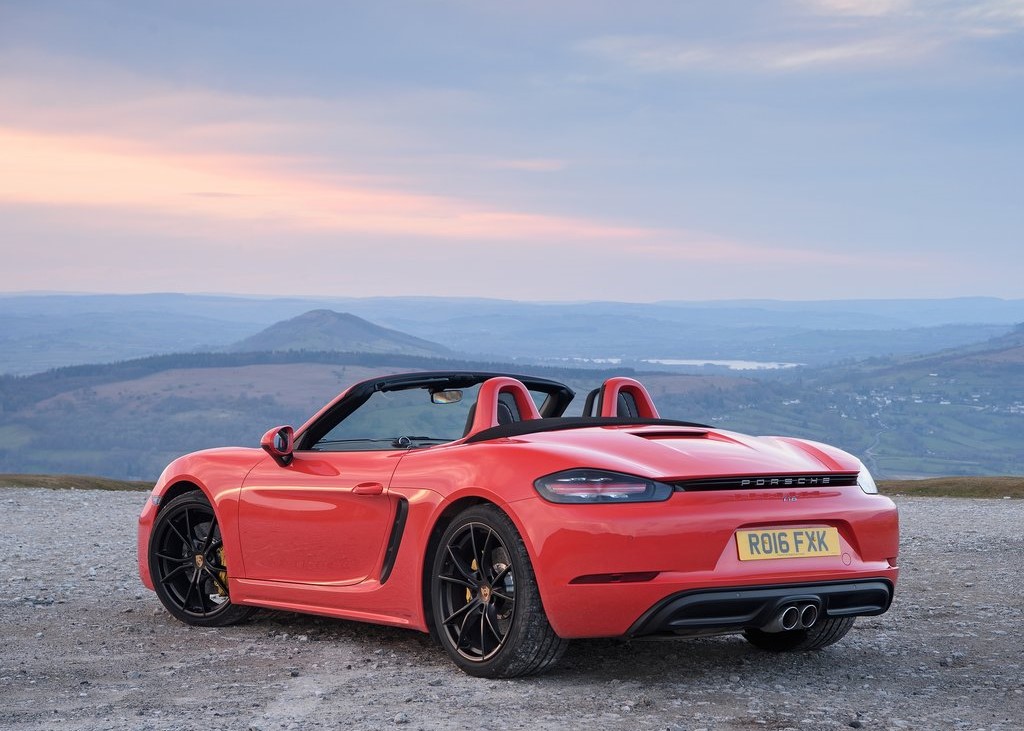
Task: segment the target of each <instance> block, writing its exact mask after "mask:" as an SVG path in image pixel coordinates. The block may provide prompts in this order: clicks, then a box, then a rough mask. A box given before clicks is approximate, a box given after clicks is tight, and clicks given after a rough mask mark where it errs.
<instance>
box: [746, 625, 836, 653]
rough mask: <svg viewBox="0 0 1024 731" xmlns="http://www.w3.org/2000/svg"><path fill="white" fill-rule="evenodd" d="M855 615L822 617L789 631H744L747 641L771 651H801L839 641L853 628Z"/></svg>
mask: <svg viewBox="0 0 1024 731" xmlns="http://www.w3.org/2000/svg"><path fill="white" fill-rule="evenodd" d="M853 620H854V618H853V617H835V618H833V619H829V618H827V617H826V618H822V619H819V620H818V621H817V622H815V623H814V624H812V625H811V626H810V627H808V628H807V629H794V630H789V631H788V632H764V631H763V630H759V629H748V630H744V631H743V636H744V637H745V638H746V640H747V642H749V643H750V644H752V645H753V646H754V647H758V648H760V649H762V650H768V651H769V652H801V651H803V650H820V649H822V648H823V647H828V646H829V645H832V644H835V643H836V642H839V640H841V639H843V637H845V636H846V633H847V632H849V631H850V630H851V629H852V628H853Z"/></svg>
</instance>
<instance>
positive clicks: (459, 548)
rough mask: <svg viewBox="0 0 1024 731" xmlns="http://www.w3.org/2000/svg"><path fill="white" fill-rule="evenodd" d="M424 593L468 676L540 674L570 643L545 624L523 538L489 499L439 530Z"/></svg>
mask: <svg viewBox="0 0 1024 731" xmlns="http://www.w3.org/2000/svg"><path fill="white" fill-rule="evenodd" d="M430 598H431V609H432V611H433V624H434V629H435V630H436V632H437V634H438V636H439V637H440V640H441V644H442V645H443V646H444V649H445V650H446V651H447V652H448V655H449V656H450V657H451V658H452V660H454V661H455V664H456V665H458V666H459V667H460V668H461V669H462V670H464V671H465V672H467V673H469V674H470V675H475V676H478V677H484V678H513V677H517V676H521V675H532V674H536V673H541V672H544V671H545V670H547V669H548V668H549V667H551V666H552V665H553V664H554V663H555V662H556V661H557V660H558V658H560V657H561V656H562V654H563V653H564V652H565V648H566V647H567V646H568V642H567V641H566V640H563V639H561V638H560V637H559V636H558V635H556V634H555V631H554V630H553V629H551V625H550V624H548V620H547V616H546V615H545V614H544V607H543V606H542V604H541V600H540V592H539V591H538V590H537V579H536V576H535V575H534V572H533V567H532V566H531V564H530V557H529V555H528V554H527V552H526V546H525V545H524V544H523V539H522V538H521V537H520V536H519V532H518V531H517V530H516V527H515V525H514V524H513V523H512V521H511V520H510V519H509V517H508V516H507V515H505V514H504V513H503V512H501V510H499V509H498V508H496V507H494V506H493V505H478V506H474V507H472V508H469V509H467V510H465V511H463V512H462V513H460V514H459V515H458V516H457V517H456V518H455V520H454V521H453V522H452V523H451V525H449V526H448V529H447V530H445V532H444V534H443V535H442V536H441V540H440V542H439V544H438V547H437V552H436V555H435V557H434V562H433V568H432V571H431V580H430Z"/></svg>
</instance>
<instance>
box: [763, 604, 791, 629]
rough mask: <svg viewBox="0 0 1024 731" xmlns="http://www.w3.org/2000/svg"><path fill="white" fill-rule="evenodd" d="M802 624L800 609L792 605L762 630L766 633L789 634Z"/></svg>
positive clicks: (785, 608)
mask: <svg viewBox="0 0 1024 731" xmlns="http://www.w3.org/2000/svg"><path fill="white" fill-rule="evenodd" d="M799 624H800V609H799V608H798V607H797V606H796V605H795V604H790V605H789V606H788V607H783V609H782V610H781V611H780V612H779V613H778V614H776V615H775V618H774V619H772V621H770V622H769V623H768V624H766V625H765V626H764V627H762V628H761V630H762V631H764V632H789V631H790V630H793V629H796V628H797V626H798V625H799Z"/></svg>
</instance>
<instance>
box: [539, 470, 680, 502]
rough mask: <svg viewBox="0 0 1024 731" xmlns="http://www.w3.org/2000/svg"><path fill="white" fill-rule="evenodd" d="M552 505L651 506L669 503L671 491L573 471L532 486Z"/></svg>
mask: <svg viewBox="0 0 1024 731" xmlns="http://www.w3.org/2000/svg"><path fill="white" fill-rule="evenodd" d="M533 485H534V487H536V488H537V492H539V493H540V495H541V497H542V498H544V499H545V500H548V501H549V502H553V503H653V502H661V501H663V500H668V499H669V497H671V496H672V491H673V488H672V486H671V485H666V484H665V483H663V482H657V481H655V480H648V479H646V478H643V477H637V476H635V475H624V474H622V473H620V472H607V471H605V470H587V469H575V470H566V471H564V472H556V473H555V474H553V475H547V476H546V477H541V478H539V479H538V480H536V481H535V482H534V483H533Z"/></svg>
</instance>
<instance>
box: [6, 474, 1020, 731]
mask: <svg viewBox="0 0 1024 731" xmlns="http://www.w3.org/2000/svg"><path fill="white" fill-rule="evenodd" d="M144 500H145V495H144V494H142V493H115V492H92V491H49V490H41V489H10V488H0V638H2V643H0V728H2V729H12V730H13V729H56V728H60V729H91V730H97V729H261V730H267V731H269V730H270V729H320V728H323V729H338V728H350V727H351V728H368V729H391V728H409V729H418V728H422V729H449V728H476V727H482V728H487V729H503V728H509V729H518V728H530V729H560V728H570V727H576V728H578V727H583V726H586V727H592V728H598V729H687V730H688V731H694V730H696V729H708V730H709V731H710V730H711V729H747V730H749V729H799V730H803V729H848V728H865V729H915V730H916V729H969V730H971V731H975V730H977V729H1024V674H1022V664H1024V642H1022V640H1021V633H1022V629H1024V627H1022V619H1024V598H1022V594H1024V579H1022V568H1021V567H1022V566H1024V537H1022V526H1024V501H1018V500H957V499H946V498H903V499H899V500H898V503H899V507H900V513H901V516H902V521H903V548H902V553H901V566H902V571H903V573H902V576H901V583H900V586H899V587H898V590H897V598H896V601H895V603H894V605H893V608H892V609H891V610H890V611H889V612H888V613H887V614H885V615H883V616H881V617H874V618H867V619H860V620H858V622H857V625H856V626H855V627H854V629H853V631H852V632H851V633H850V634H849V635H847V637H846V639H844V640H843V641H842V642H840V643H839V644H837V645H834V646H832V647H830V648H828V649H826V650H824V651H822V652H817V653H807V654H794V655H783V656H778V655H771V654H768V653H763V652H759V651H757V650H755V649H754V648H752V647H751V646H749V645H747V644H746V643H745V642H744V641H743V640H742V639H741V638H739V637H720V638H709V639H701V640H685V641H682V640H681V641H671V642H633V643H621V642H614V641H604V640H602V641H586V642H576V643H574V644H573V645H572V646H570V649H569V652H568V653H567V655H566V657H565V658H564V659H563V660H562V662H561V663H560V664H559V665H558V666H557V668H556V669H555V670H554V671H553V672H551V673H549V674H547V675H543V676H540V677H535V678H528V679H523V680H513V681H493V680H479V679H475V678H471V677H469V676H466V675H464V674H462V673H461V672H459V671H458V670H456V669H455V667H454V666H453V665H452V664H451V663H450V662H449V661H448V660H447V658H446V657H445V656H444V654H443V652H442V651H441V650H440V648H437V647H434V646H433V645H432V644H431V643H430V641H429V640H428V639H427V638H426V637H425V636H423V635H420V634H418V633H416V632H412V631H408V630H399V629H391V628H381V627H373V626H370V625H364V624H358V623H354V622H343V621H339V620H330V619H323V618H316V617H306V616H299V615H294V614H286V613H271V612H265V613H261V614H259V615H258V616H257V617H256V618H255V619H254V620H252V621H250V622H248V623H246V624H244V625H241V626H237V627H229V628H223V629H195V628H190V627H187V626H185V625H183V624H180V623H179V622H177V621H175V620H173V619H172V618H171V617H170V616H169V615H168V614H167V613H166V612H164V611H163V609H162V608H161V607H160V605H159V602H158V601H157V599H156V596H155V595H154V594H152V593H150V592H149V591H146V590H145V589H144V588H143V587H142V585H141V584H140V583H139V580H138V577H137V575H136V570H135V545H134V541H135V520H136V516H137V514H138V512H139V510H140V509H141V506H142V503H143V501H144Z"/></svg>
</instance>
